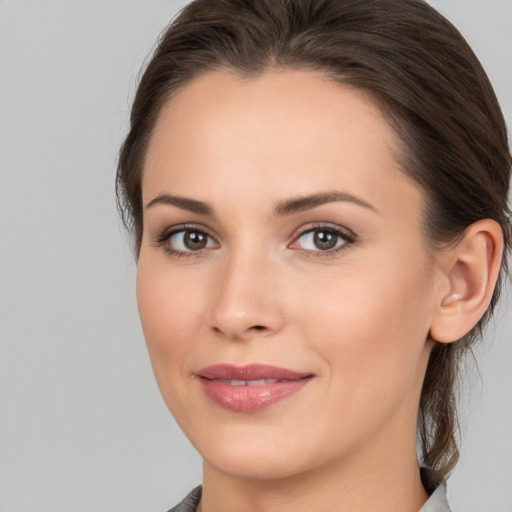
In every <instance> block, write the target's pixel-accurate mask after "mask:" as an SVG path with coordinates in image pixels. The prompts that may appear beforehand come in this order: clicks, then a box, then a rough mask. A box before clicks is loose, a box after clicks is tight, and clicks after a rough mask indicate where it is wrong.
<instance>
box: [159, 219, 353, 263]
mask: <svg viewBox="0 0 512 512" xmlns="http://www.w3.org/2000/svg"><path fill="white" fill-rule="evenodd" d="M187 231H188V232H195V233H200V234H203V235H205V236H206V237H208V238H210V239H211V240H213V241H215V242H216V240H215V238H214V237H213V236H212V235H210V233H209V232H208V230H206V229H205V228H204V227H202V226H196V225H194V224H182V225H179V226H173V227H171V228H167V229H165V230H164V231H162V233H160V235H159V236H158V237H157V238H156V239H155V241H154V246H156V247H160V246H162V247H163V249H164V251H165V252H166V253H167V254H169V255H170V256H175V257H178V258H197V257H201V256H203V255H204V252H205V249H200V250H197V251H192V250H191V251H182V250H179V249H173V248H172V247H170V246H169V245H168V244H167V245H166V244H165V243H166V242H167V241H168V240H169V239H170V238H171V237H172V236H174V235H176V234H178V233H182V232H187ZM315 231H325V232H328V233H331V234H334V235H335V236H336V237H337V239H338V240H339V239H341V240H343V242H344V243H342V244H341V245H340V246H339V247H335V248H333V249H327V250H325V251H322V250H317V251H313V250H308V249H302V248H296V249H293V250H296V251H299V252H300V253H301V254H303V255H304V256H306V257H310V258H328V257H333V256H334V255H336V254H338V253H339V252H341V251H343V250H345V249H346V248H347V247H349V246H350V245H352V244H353V243H355V241H356V235H355V234H354V233H353V232H352V231H350V230H348V229H346V228H341V227H340V226H333V225H329V224H314V225H312V226H311V227H309V228H307V229H305V230H302V231H300V232H299V233H298V234H297V236H294V238H293V242H292V244H294V243H296V242H297V241H298V240H299V239H300V238H301V237H303V236H304V235H307V234H308V233H314V232H315ZM216 243H218V242H216ZM337 243H338V242H337ZM290 245H291V244H290Z"/></svg>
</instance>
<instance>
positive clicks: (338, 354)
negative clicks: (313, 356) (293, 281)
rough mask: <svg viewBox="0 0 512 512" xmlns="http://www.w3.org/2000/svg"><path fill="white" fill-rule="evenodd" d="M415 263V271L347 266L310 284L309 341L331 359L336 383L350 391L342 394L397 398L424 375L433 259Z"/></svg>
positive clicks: (399, 267) (301, 307)
mask: <svg viewBox="0 0 512 512" xmlns="http://www.w3.org/2000/svg"><path fill="white" fill-rule="evenodd" d="M414 261H415V262H416V265H415V266H414V267H409V268H407V266H404V265H403V264H397V263H396V262H395V263H392V262H391V261H389V262H386V263H382V264H381V265H368V266H363V265H361V267H360V270H361V271H356V269H355V268H352V269H350V268H348V269H347V270H346V271H343V272H341V273H339V274H338V276H337V277H336V279H332V276H331V279H330V280H328V281H327V280H326V282H325V283H322V282H321V281H319V282H317V283H316V284H315V285H314V288H311V285H309V288H310V290H309V291H310V293H309V298H308V301H307V304H306V305H297V309H298V310H306V311H307V312H308V315H307V318H308V322H305V323H304V329H306V330H307V331H308V334H307V338H308V339H309V340H311V343H313V344H314V345H315V350H316V351H317V352H318V353H319V354H320V355H321V356H322V358H323V359H324V360H325V361H326V363H327V365H328V367H329V372H330V373H331V377H332V379H333V380H334V381H336V383H337V386H335V387H334V388H336V389H340V388H341V389H347V388H348V389H349V390H350V393H348V394H346V393H344V394H343V396H346V397H348V399H349V400H351V399H353V400H354V403H356V402H357V401H358V400H364V401H367V400H370V399H371V397H378V396H382V395H385V394H387V395H389V396H398V395H399V394H400V392H406V390H407V387H408V386H412V385H413V384H414V385H417V381H418V379H422V377H423V376H422V371H423V370H422V365H423V364H424V357H423V354H424V353H425V350H426V343H425V341H426V338H427V335H428V329H429V324H430V306H429V304H430V302H431V301H430V297H431V294H430V292H429V289H430V286H431V282H430V271H429V267H428V265H427V263H426V262H424V261H422V260H421V259H418V258H416V259H414ZM402 263H403V262H402ZM363 267H364V268H363ZM384 269H385V271H384ZM398 388H401V391H400V390H399V389H398Z"/></svg>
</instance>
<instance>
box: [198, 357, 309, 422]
mask: <svg viewBox="0 0 512 512" xmlns="http://www.w3.org/2000/svg"><path fill="white" fill-rule="evenodd" d="M198 377H199V381H200V384H201V387H202V390H203V392H204V393H205V395H206V396H207V397H208V398H209V399H210V400H211V401H212V402H213V403H215V404H216V405H218V406H220V407H222V408H224V409H227V410H230V411H234V412H256V411H259V410H261V409H264V408H267V407H270V406H271V405H273V404H275V403H277V402H280V401H282V400H285V399H286V398H289V397H291V396H293V395H295V394H296V393H298V392H299V391H301V390H302V389H303V388H304V386H305V385H306V384H307V383H308V382H310V381H311V380H312V379H313V375H311V374H306V373H300V372H295V371H293V370H288V369H286V368H279V367H276V366H269V365H256V364H253V365H248V366H232V365H228V364H221V365H215V366H209V367H207V368H203V369H202V370H201V371H200V372H199V373H198Z"/></svg>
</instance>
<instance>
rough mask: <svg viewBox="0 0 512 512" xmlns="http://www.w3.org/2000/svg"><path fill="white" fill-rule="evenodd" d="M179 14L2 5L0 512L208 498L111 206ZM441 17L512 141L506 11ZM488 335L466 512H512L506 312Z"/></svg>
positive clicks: (113, 511)
mask: <svg viewBox="0 0 512 512" xmlns="http://www.w3.org/2000/svg"><path fill="white" fill-rule="evenodd" d="M183 3H184V2H171V1H160V0H138V1H135V0H124V1H121V0H118V1H113V0H111V1H105V0H101V1H99V0H87V1H86V0H83V1H72V0H67V1H64V0H60V1H58V0H38V1H28V0H3V1H2V0H0V58H1V65H0V73H1V75H0V87H1V96H0V101H1V104H0V109H1V110H0V113H1V117H0V144H1V146H0V163H1V174H0V176H1V183H0V234H1V240H0V280H1V286H0V308H1V310H0V315H1V317H0V318H1V319H0V322H1V323H0V335H1V353H0V414H1V417H0V418H1V421H0V512H7V511H9V512H22V511H23V512H26V511H28V510H32V509H37V510H38V511H39V512H85V511H91V512H92V511H94V512H107V511H108V512H117V511H119V512H121V511H150V510H153V511H162V512H163V511H164V510H167V508H168V507H170V506H171V505H173V504H174V502H176V501H178V500H179V499H180V498H181V497H182V495H184V494H185V493H186V492H187V491H188V490H189V489H190V488H192V486H194V485H195V484H197V483H198V482H199V481H200V476H201V469H200V460H199V457H198V456H197V455H196V454H195V453H194V451H193V449H192V448H191V447H190V446H189V444H188V442H187V440H186V439H185V437H184V436H183V434H181V432H180V431H179V430H178V428H177V427H176V426H175V424H174V422H173V420H172V418H171V417H170V414H169V413H168V412H167V410H166V408H165V406H164V404H163V402H162V401H161V399H160V396H159V394H158V390H157V387H156V384H155V383H154V381H153V376H152V373H151V368H150V365H149V361H148V357H147V355H146V350H145V346H144V341H143V337H142V334H141V329H140V327H139V323H138V318H137V311H136V304H135V297H134V275H135V265H134V263H133V260H132V257H131V254H130V252H129V249H128V246H127V243H126V240H125V238H124V234H123V232H122V230H121V228H120V225H119V221H118V219H117V216H116V211H115V206H114V193H113V180H114V174H115V171H114V168H115V160H116V154H117V150H118V147H119V144H120V142H121V140H122V137H123V135H124V134H125V133H126V129H127V116H128V104H129V100H130V99H131V98H132V97H133V92H134V85H135V81H136V75H137V72H138V69H139V67H140V65H141V63H142V62H143V60H144V58H145V56H146V55H147V53H148V51H149V49H150V48H151V47H152V46H153V44H154V41H155V39H156V37H157V35H158V34H159V32H160V31H161V30H162V29H163V28H164V26H165V25H166V24H167V22H168V21H169V20H170V18H171V17H172V16H173V15H174V13H175V12H176V11H177V9H178V8H179V7H180V6H182V5H183ZM433 3H434V5H435V6H437V7H438V8H439V9H440V10H441V11H442V12H444V13H445V14H446V15H447V16H448V18H450V19H451V20H452V21H453V22H454V23H455V24H456V25H457V26H458V27H459V28H460V29H461V31H462V32H463V33H464V34H465V35H466V37H467V38H468V40H469V42H470V43H471V44H472V46H473V47H474V49H475V51H476V53H477V54H478V56H479V57H480V58H481V60H482V61H483V63H484V66H485V67H486V69H487V71H488V73H489V76H490V78H491V80H492V82H493V84H494V85H495V88H496V92H497V94H498V97H499V98H500V101H501V104H502V107H503V110H504V112H505V115H506V117H507V119H508V122H509V125H510V124H511V123H512V30H511V25H512V1H511V0H437V1H435V2H433ZM509 295H510V294H509ZM505 302H506V301H505ZM495 324H496V325H495V327H494V329H491V331H490V332H489V335H488V337H487V340H486V344H485V345H484V346H483V348H481V349H479V351H478V353H477V356H478V360H479V366H480V372H481V375H482V380H480V379H478V378H477V377H476V370H475V368H469V369H468V374H469V377H470V378H471V379H472V380H473V382H474V384H473V386H472V390H471V393H468V392H466V394H465V395H464V401H463V403H464V408H465V411H466V413H467V414H466V418H467V419H466V421H465V424H466V429H465V432H466V433H465V436H464V443H463V449H462V459H461V461H460V464H459V466H458V468H457V470H456V472H455V473H454V475H453V477H452V478H451V479H450V485H449V495H450V498H451V502H452V505H453V508H454V511H455V512H456V511H459V512H482V511H484V510H485V511H493V512H512V371H511V368H512V344H511V343H510V340H509V338H510V333H511V332H512V312H511V310H508V312H507V311H506V307H502V308H501V310H500V312H499V313H498V315H497V318H496V321H495ZM494 333H495V334H494Z"/></svg>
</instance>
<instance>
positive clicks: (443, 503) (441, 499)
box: [168, 482, 451, 512]
mask: <svg viewBox="0 0 512 512" xmlns="http://www.w3.org/2000/svg"><path fill="white" fill-rule="evenodd" d="M202 490H203V489H202V487H201V486H200V485H199V486H198V487H196V488H195V489H194V490H193V491H192V492H191V493H190V494H189V495H188V496H187V497H186V498H185V499H184V500H183V501H182V502H181V503H178V505H176V506H175V507H173V508H171V510H169V511H168V512H195V511H196V507H197V505H198V504H199V501H200V500H201V492H202ZM418 512H451V509H450V506H449V505H448V500H447V499H446V484H445V483H444V482H443V483H442V484H441V485H439V486H438V488H437V489H436V490H435V491H434V492H433V493H432V495H431V496H430V498H429V499H428V501H427V502H426V503H425V505H423V507H421V510H419V511H418Z"/></svg>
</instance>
